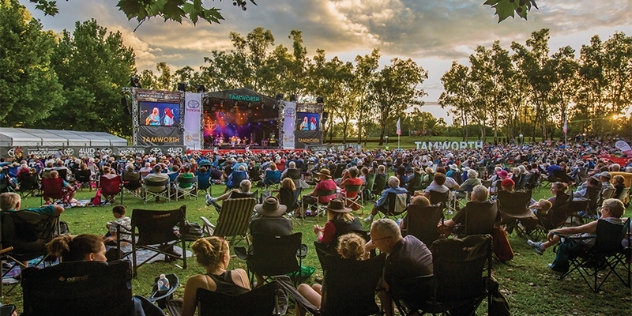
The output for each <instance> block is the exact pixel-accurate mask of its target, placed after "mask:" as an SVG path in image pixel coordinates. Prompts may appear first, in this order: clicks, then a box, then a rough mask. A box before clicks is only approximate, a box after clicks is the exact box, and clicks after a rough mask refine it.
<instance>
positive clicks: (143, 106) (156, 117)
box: [139, 101, 180, 126]
mask: <svg viewBox="0 0 632 316" xmlns="http://www.w3.org/2000/svg"><path fill="white" fill-rule="evenodd" d="M139 103H140V124H141V125H147V126H179V125H180V105H179V104H178V103H164V102H143V101H141V102H139Z"/></svg>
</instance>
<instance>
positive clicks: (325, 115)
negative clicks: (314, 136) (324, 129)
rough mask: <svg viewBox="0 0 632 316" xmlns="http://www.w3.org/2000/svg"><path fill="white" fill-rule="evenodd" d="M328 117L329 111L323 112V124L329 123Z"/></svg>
mask: <svg viewBox="0 0 632 316" xmlns="http://www.w3.org/2000/svg"><path fill="white" fill-rule="evenodd" d="M328 118H329V113H327V112H323V119H322V120H321V121H322V122H323V125H325V124H327V119H328Z"/></svg>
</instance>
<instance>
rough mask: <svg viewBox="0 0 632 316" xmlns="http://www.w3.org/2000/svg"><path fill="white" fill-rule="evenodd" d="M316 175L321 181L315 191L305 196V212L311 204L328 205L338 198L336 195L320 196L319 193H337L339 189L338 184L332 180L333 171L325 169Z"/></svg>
mask: <svg viewBox="0 0 632 316" xmlns="http://www.w3.org/2000/svg"><path fill="white" fill-rule="evenodd" d="M316 175H318V178H319V179H320V181H319V182H318V184H316V186H315V187H314V191H312V192H311V193H308V194H305V195H303V209H304V210H305V209H307V206H309V205H311V204H316V203H321V204H327V203H329V201H331V200H332V199H333V198H335V197H336V194H332V195H321V196H318V191H335V190H336V189H337V188H338V186H337V185H336V182H334V180H332V179H331V171H329V169H324V168H323V169H321V170H320V172H317V173H316Z"/></svg>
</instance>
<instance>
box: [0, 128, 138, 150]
mask: <svg viewBox="0 0 632 316" xmlns="http://www.w3.org/2000/svg"><path fill="white" fill-rule="evenodd" d="M15 146H33V147H70V146H73V147H84V146H99V147H114V146H127V140H126V139H125V138H121V137H117V136H114V135H112V134H109V133H105V132H76V131H63V130H43V129H29V128H7V127H0V147H15Z"/></svg>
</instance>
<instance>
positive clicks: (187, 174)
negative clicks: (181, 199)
mask: <svg viewBox="0 0 632 316" xmlns="http://www.w3.org/2000/svg"><path fill="white" fill-rule="evenodd" d="M193 177H195V175H194V174H193V172H191V165H188V164H187V165H184V167H183V171H182V173H180V175H178V179H193ZM178 185H179V186H180V187H181V188H183V189H188V188H190V187H192V186H193V183H179V184H178Z"/></svg>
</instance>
